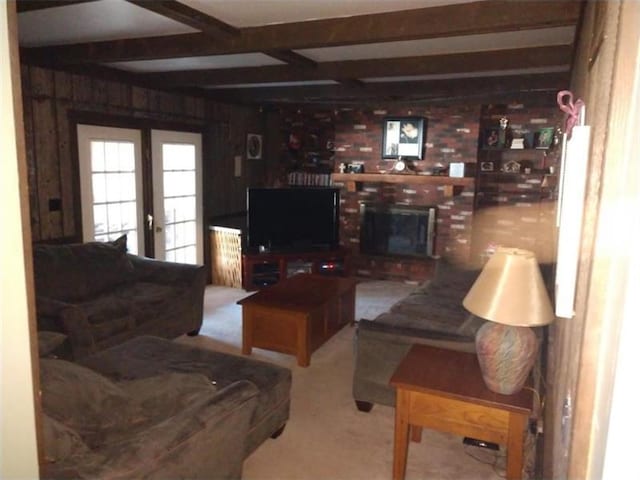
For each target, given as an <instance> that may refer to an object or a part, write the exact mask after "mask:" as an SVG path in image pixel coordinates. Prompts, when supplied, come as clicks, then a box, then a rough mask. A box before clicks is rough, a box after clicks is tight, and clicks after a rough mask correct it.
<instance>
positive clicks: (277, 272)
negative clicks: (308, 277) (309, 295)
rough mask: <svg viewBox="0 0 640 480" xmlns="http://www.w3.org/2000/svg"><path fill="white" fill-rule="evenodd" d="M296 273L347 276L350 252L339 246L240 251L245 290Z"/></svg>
mask: <svg viewBox="0 0 640 480" xmlns="http://www.w3.org/2000/svg"><path fill="white" fill-rule="evenodd" d="M297 273H316V274H320V275H336V276H344V277H348V276H350V275H351V252H350V251H349V250H348V249H346V248H344V247H340V248H337V249H335V250H324V251H311V252H295V253H294V252H288V253H245V254H243V255H242V288H244V289H245V290H247V291H250V290H259V289H261V288H263V287H267V286H269V285H274V284H276V283H278V282H280V281H281V280H284V279H286V278H288V277H291V276H293V275H295V274H297Z"/></svg>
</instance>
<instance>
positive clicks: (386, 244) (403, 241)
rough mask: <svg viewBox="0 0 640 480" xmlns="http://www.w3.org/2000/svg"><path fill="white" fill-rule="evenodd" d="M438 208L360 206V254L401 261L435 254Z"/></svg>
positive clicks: (364, 204)
mask: <svg viewBox="0 0 640 480" xmlns="http://www.w3.org/2000/svg"><path fill="white" fill-rule="evenodd" d="M436 211H437V208H436V207H435V206H415V205H411V206H409V205H398V204H394V205H380V204H374V205H372V204H366V203H361V204H360V253H365V254H371V255H385V256H399V257H425V258H426V257H430V256H433V254H434V239H435V225H436Z"/></svg>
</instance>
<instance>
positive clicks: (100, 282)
mask: <svg viewBox="0 0 640 480" xmlns="http://www.w3.org/2000/svg"><path fill="white" fill-rule="evenodd" d="M126 251H127V248H126V235H123V236H122V237H120V238H119V239H117V240H115V241H113V242H104V243H103V242H88V243H76V244H68V245H36V246H34V248H33V269H34V278H35V284H36V293H37V294H38V295H39V296H45V297H51V298H54V299H56V300H63V301H72V300H82V299H85V298H88V297H91V296H94V295H97V294H99V293H101V292H104V291H107V290H109V289H112V288H113V287H115V286H117V285H120V284H123V283H126V282H130V281H132V280H133V265H132V263H131V261H130V260H129V258H128V257H127V253H126Z"/></svg>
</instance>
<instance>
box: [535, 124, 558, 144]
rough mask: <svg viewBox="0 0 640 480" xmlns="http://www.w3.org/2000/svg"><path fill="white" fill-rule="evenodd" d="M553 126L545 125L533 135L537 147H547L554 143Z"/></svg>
mask: <svg viewBox="0 0 640 480" xmlns="http://www.w3.org/2000/svg"><path fill="white" fill-rule="evenodd" d="M553 134H554V129H553V127H545V128H541V129H540V130H538V131H537V132H536V133H535V135H534V137H533V144H534V147H535V148H542V149H547V148H550V147H551V145H553Z"/></svg>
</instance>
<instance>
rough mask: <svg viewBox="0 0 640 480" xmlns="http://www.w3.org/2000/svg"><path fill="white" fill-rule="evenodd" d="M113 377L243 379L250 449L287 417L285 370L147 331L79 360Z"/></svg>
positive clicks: (218, 381)
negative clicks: (253, 400) (253, 396)
mask: <svg viewBox="0 0 640 480" xmlns="http://www.w3.org/2000/svg"><path fill="white" fill-rule="evenodd" d="M79 362H81V363H82V364H83V365H85V366H87V367H89V368H91V369H93V370H95V371H97V372H100V373H102V374H103V375H106V376H107V377H109V378H111V379H113V380H116V381H119V382H120V381H124V380H134V379H142V378H146V377H151V376H154V375H158V374H159V373H163V372H176V373H198V374H202V375H204V376H205V377H206V378H207V379H210V380H212V381H215V382H216V384H217V386H218V388H220V389H223V388H225V387H227V386H229V385H231V384H232V383H234V382H237V381H240V380H248V381H250V382H251V383H253V384H254V385H255V386H257V387H258V389H259V391H260V394H259V397H258V406H257V407H256V410H255V413H254V414H253V417H252V421H251V424H252V426H251V431H250V434H249V439H248V445H247V449H248V452H251V451H253V450H254V449H255V448H257V446H258V445H259V444H260V443H261V442H262V441H263V440H264V438H265V436H266V437H268V436H269V435H271V434H272V433H273V432H274V431H275V430H276V429H277V428H279V427H281V426H282V425H284V423H285V422H286V420H287V419H288V418H289V392H290V390H291V371H290V370H289V369H286V368H283V367H278V366H276V365H272V364H269V363H266V362H261V361H258V360H253V359H249V358H246V357H241V356H238V355H229V354H227V353H222V352H216V351H213V350H207V349H204V348H194V347H190V346H188V345H184V344H181V343H179V342H175V341H170V340H166V339H163V338H157V337H153V336H147V335H144V336H139V337H136V338H133V339H130V340H127V341H126V342H124V343H122V344H120V345H115V346H113V347H111V348H109V349H107V350H104V351H101V352H97V353H94V354H92V355H90V356H88V357H84V358H82V359H81V360H79Z"/></svg>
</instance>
